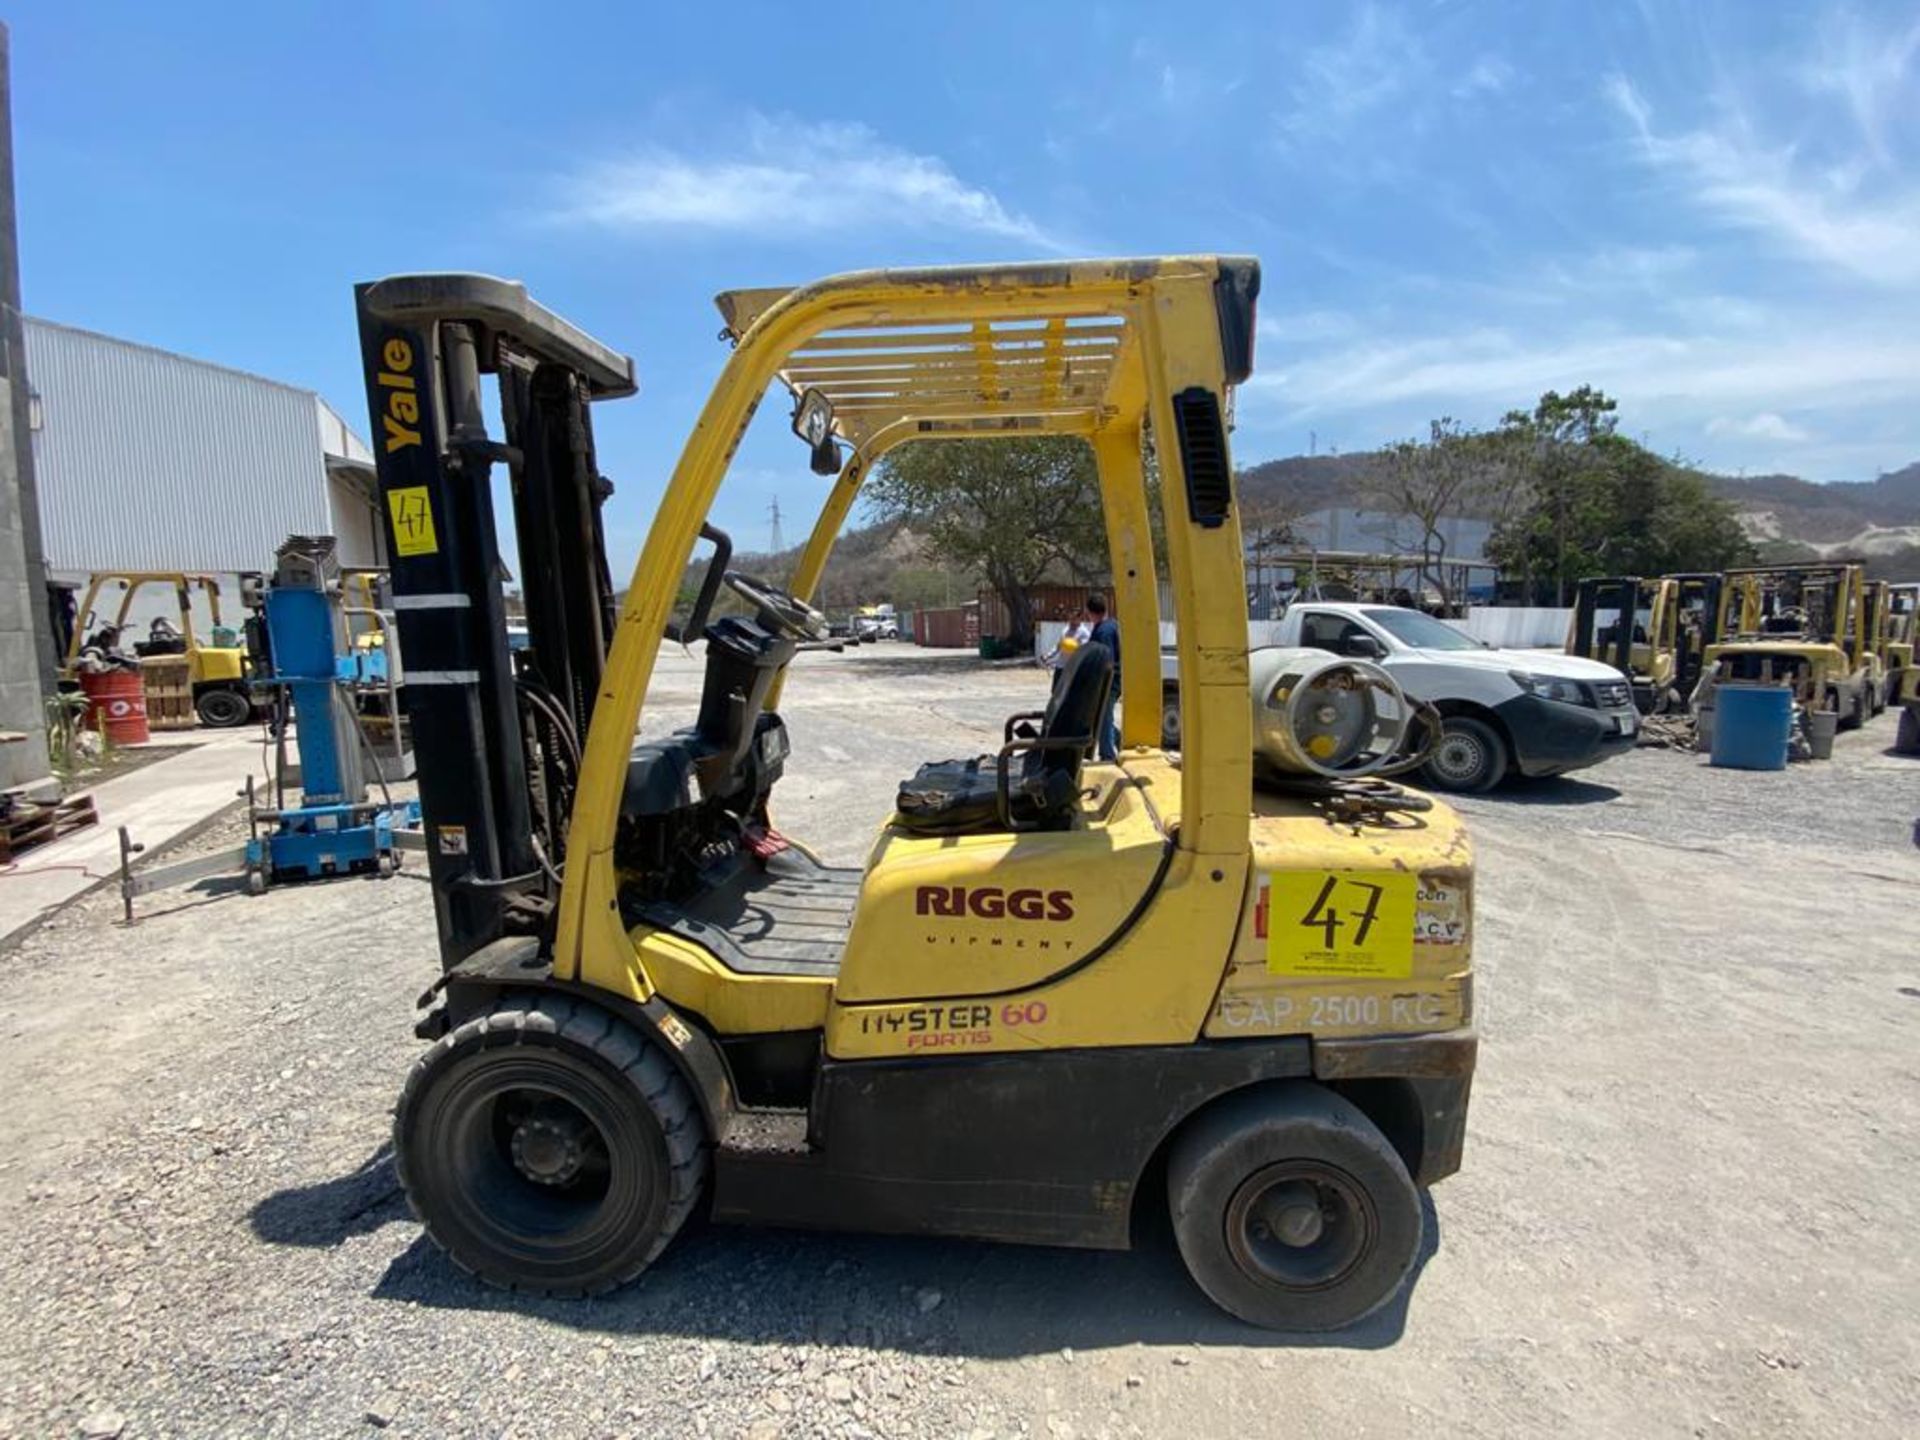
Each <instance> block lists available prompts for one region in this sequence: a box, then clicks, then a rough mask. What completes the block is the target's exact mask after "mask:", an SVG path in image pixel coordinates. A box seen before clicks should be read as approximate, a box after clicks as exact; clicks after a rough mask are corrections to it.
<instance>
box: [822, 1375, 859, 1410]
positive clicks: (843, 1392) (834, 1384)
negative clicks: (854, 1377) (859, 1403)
mask: <svg viewBox="0 0 1920 1440" xmlns="http://www.w3.org/2000/svg"><path fill="white" fill-rule="evenodd" d="M826 1393H827V1399H829V1400H831V1401H832V1402H833V1403H834V1404H836V1405H846V1404H848V1403H850V1402H851V1401H852V1399H853V1382H852V1381H851V1380H849V1379H847V1377H846V1376H844V1375H829V1376H827V1391H826Z"/></svg>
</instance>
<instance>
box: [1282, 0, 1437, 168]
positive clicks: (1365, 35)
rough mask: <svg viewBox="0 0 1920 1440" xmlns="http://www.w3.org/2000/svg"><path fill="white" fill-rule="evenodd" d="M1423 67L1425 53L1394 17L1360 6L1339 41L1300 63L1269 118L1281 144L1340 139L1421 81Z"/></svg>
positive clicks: (1316, 50)
mask: <svg viewBox="0 0 1920 1440" xmlns="http://www.w3.org/2000/svg"><path fill="white" fill-rule="evenodd" d="M1428 66H1429V62H1428V59H1427V53H1426V50H1425V48H1424V47H1423V46H1422V45H1421V44H1420V41H1419V39H1418V37H1416V36H1415V35H1414V34H1413V33H1412V32H1411V31H1409V30H1408V29H1407V27H1406V25H1405V23H1404V22H1403V21H1402V20H1401V19H1400V17H1399V16H1398V15H1397V14H1396V13H1394V12H1393V11H1391V10H1385V9H1382V8H1381V7H1380V6H1378V5H1372V4H1369V5H1363V6H1362V7H1361V8H1360V12H1359V14H1357V15H1356V16H1355V17H1354V20H1353V24H1352V26H1351V27H1350V28H1349V29H1348V31H1347V33H1346V34H1345V35H1344V36H1342V37H1341V39H1339V40H1338V41H1336V42H1335V43H1333V44H1331V45H1321V46H1317V47H1315V48H1313V49H1311V50H1308V51H1307V52H1306V54H1305V55H1304V56H1303V57H1302V58H1301V61H1300V73H1299V78H1298V79H1296V80H1295V81H1294V83H1293V84H1292V85H1291V86H1290V87H1289V89H1288V99H1289V101H1290V102H1291V104H1290V105H1289V107H1288V108H1287V109H1286V110H1285V111H1283V112H1281V113H1280V114H1278V115H1276V116H1275V117H1274V118H1275V121H1276V122H1277V123H1278V125H1279V127H1280V132H1281V138H1282V140H1283V141H1307V140H1313V139H1325V138H1331V137H1333V136H1337V135H1340V134H1342V133H1344V132H1345V131H1346V130H1347V129H1349V128H1350V127H1351V126H1352V125H1353V124H1354V123H1355V122H1356V121H1358V120H1359V119H1361V118H1362V117H1363V116H1365V115H1367V114H1368V113H1370V112H1372V111H1374V110H1377V109H1379V108H1380V107H1381V106H1383V105H1385V104H1386V103H1387V102H1388V101H1390V100H1392V99H1393V98H1394V97H1395V96H1397V95H1399V94H1400V93H1401V92H1402V91H1403V90H1405V89H1406V88H1407V87H1408V86H1409V84H1410V83H1411V82H1412V81H1414V80H1415V79H1416V78H1419V77H1422V76H1424V75H1425V73H1426V72H1427V69H1428Z"/></svg>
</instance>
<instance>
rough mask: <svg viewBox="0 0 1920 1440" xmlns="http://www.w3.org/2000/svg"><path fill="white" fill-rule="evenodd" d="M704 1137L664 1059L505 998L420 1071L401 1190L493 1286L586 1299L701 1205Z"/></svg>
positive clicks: (546, 1007)
mask: <svg viewBox="0 0 1920 1440" xmlns="http://www.w3.org/2000/svg"><path fill="white" fill-rule="evenodd" d="M705 1142H706V1127H705V1125H704V1124H703V1123H702V1121H701V1118H700V1112H699V1111H698V1109H696V1108H695V1106H694V1103H693V1096H692V1094H691V1092H689V1090H688V1089H687V1085H686V1082H685V1081H684V1080H682V1079H681V1078H680V1075H679V1072H677V1071H676V1070H675V1069H674V1067H673V1065H672V1063H671V1062H670V1061H669V1060H668V1059H667V1057H666V1056H665V1054H663V1053H662V1052H661V1051H660V1049H659V1048H658V1047H657V1046H655V1045H653V1044H651V1043H649V1042H648V1041H647V1040H645V1039H643V1038H642V1037H641V1036H640V1034H639V1033H638V1032H636V1031H635V1030H634V1029H633V1028H632V1027H631V1026H629V1025H627V1024H625V1023H624V1022H622V1021H620V1020H617V1019H615V1018H614V1017H613V1016H611V1015H609V1014H607V1013H606V1012H605V1011H604V1010H601V1009H599V1008H597V1007H595V1006H593V1005H589V1004H587V1003H585V1002H583V1001H577V1000H572V999H569V998H565V997H556V996H550V995H543V996H538V997H533V996H514V997H511V998H508V999H506V1000H503V1001H502V1002H501V1003H500V1005H499V1006H498V1007H497V1008H495V1009H494V1010H491V1011H489V1012H488V1013H487V1014H485V1015H482V1016H480V1017H479V1018H477V1019H474V1020H469V1021H468V1022H467V1023H466V1024H464V1025H462V1026H460V1027H459V1028H458V1029H456V1030H454V1031H453V1032H452V1033H450V1034H448V1035H446V1036H444V1037H442V1038H441V1040H440V1041H439V1042H438V1043H437V1044H436V1045H434V1047H433V1048H432V1049H431V1050H429V1051H428V1052H427V1053H426V1055H425V1056H423V1057H422V1058H421V1060H420V1062H419V1063H418V1064H416V1065H415V1066H414V1067H413V1073H412V1074H411V1075H410V1076H408V1078H407V1085H406V1089H405V1090H404V1091H403V1092H402V1094H401V1096H400V1105H399V1108H398V1110H397V1112H396V1113H395V1115H394V1123H393V1152H394V1163H395V1168H396V1169H397V1170H398V1172H399V1176H400V1184H401V1187H402V1188H403V1189H404V1190H405V1191H406V1194H407V1200H408V1202H409V1203H410V1204H411V1205H412V1206H413V1210H414V1213H415V1214H416V1215H418V1216H419V1217H420V1219H421V1221H422V1222H423V1223H424V1224H425V1226H426V1228H427V1234H428V1235H429V1236H431V1237H432V1239H433V1241H434V1243H435V1244H437V1245H439V1246H440V1247H441V1248H442V1249H443V1250H445V1251H446V1252H447V1254H448V1255H449V1256H451V1257H452V1259H453V1261H454V1263H455V1264H457V1265H459V1266H460V1267H461V1268H462V1269H464V1270H468V1271H470V1272H472V1273H473V1274H475V1275H477V1276H479V1277H480V1278H481V1279H482V1280H484V1281H486V1282H487V1283H488V1284H490V1285H497V1286H500V1287H502V1288H503V1289H509V1290H521V1291H527V1292H531V1293H534V1294H541V1295H569V1296H577V1295H591V1294H596V1293H598V1292H600V1291H603V1290H611V1289H613V1288H614V1287H615V1286H617V1285H623V1284H625V1283H626V1282H627V1281H629V1280H631V1279H633V1278H634V1277H635V1276H636V1275H638V1274H639V1273H640V1272H641V1271H642V1270H644V1269H646V1267H647V1266H648V1265H649V1264H650V1263H651V1262H652V1261H653V1259H654V1257H656V1256H657V1255H659V1253H660V1252H661V1251H662V1250H663V1249H665V1248H666V1244H667V1242H668V1241H669V1240H671V1239H672V1238H673V1236H674V1233H675V1232H676V1231H677V1230H679V1228H680V1226H681V1224H682V1222H683V1221H685V1220H686V1218H687V1216H688V1214H690V1213H691V1212H692V1210H693V1207H694V1205H695V1203H696V1202H697V1201H698V1199H699V1197H700V1192H701V1188H702V1186H703V1184H704V1182H705V1178H706V1165H707V1158H706V1143H705Z"/></svg>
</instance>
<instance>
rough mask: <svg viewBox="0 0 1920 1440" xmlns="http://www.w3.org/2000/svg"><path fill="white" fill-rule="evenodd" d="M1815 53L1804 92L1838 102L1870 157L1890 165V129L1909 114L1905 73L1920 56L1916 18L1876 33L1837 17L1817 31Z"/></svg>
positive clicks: (1908, 81) (1910, 103)
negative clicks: (1817, 46)
mask: <svg viewBox="0 0 1920 1440" xmlns="http://www.w3.org/2000/svg"><path fill="white" fill-rule="evenodd" d="M1819 49H1820V54H1819V56H1818V58H1817V59H1815V60H1814V61H1813V62H1812V63H1811V64H1809V65H1808V66H1807V67H1806V69H1805V70H1804V71H1803V72H1802V77H1801V78H1802V81H1803V83H1804V84H1805V86H1806V88H1807V89H1808V90H1810V91H1812V92H1813V93H1814V94H1816V95H1833V96H1838V97H1839V98H1840V99H1841V100H1843V101H1844V102H1845V104H1846V106H1847V110H1848V112H1849V113H1850V114H1851V115H1852V117H1853V123H1854V125H1855V126H1856V127H1857V128H1858V130H1859V132H1860V138H1861V140H1862V141H1863V142H1864V143H1865V144H1866V146H1867V148H1868V150H1869V151H1870V152H1871V154H1872V155H1873V157H1874V158H1875V159H1876V160H1877V161H1879V162H1881V163H1891V162H1892V161H1893V158H1894V157H1893V140H1892V135H1891V131H1892V130H1893V128H1894V127H1895V125H1896V124H1897V123H1898V122H1899V121H1900V120H1902V119H1906V120H1911V119H1912V116H1913V107H1914V91H1913V82H1912V80H1911V79H1910V78H1909V77H1908V75H1907V70H1908V68H1909V67H1910V66H1911V65H1912V64H1913V61H1914V58H1915V56H1916V54H1920V19H1914V20H1910V21H1909V22H1907V24H1906V26H1905V28H1904V29H1901V28H1898V27H1895V28H1893V29H1890V30H1887V31H1884V32H1882V31H1876V30H1875V29H1873V28H1872V27H1870V26H1868V25H1867V24H1865V23H1864V22H1862V20H1861V19H1860V17H1859V16H1857V15H1854V14H1851V13H1842V14H1839V15H1836V16H1833V17H1831V18H1830V19H1829V21H1828V23H1827V24H1826V25H1825V26H1824V27H1823V30H1822V33H1821V36H1820V42H1819Z"/></svg>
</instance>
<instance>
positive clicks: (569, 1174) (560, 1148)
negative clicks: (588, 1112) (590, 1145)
mask: <svg viewBox="0 0 1920 1440" xmlns="http://www.w3.org/2000/svg"><path fill="white" fill-rule="evenodd" d="M586 1139H587V1129H586V1123H585V1121H584V1120H582V1119H580V1118H579V1117H578V1116H565V1115H561V1116H555V1115H536V1116H533V1117H531V1118H529V1119H526V1120H523V1121H521V1122H520V1124H518V1125H516V1126H515V1127H514V1130H513V1140H512V1142H511V1148H512V1151H513V1166H514V1169H516V1170H518V1171H519V1172H520V1173H521V1174H522V1175H524V1176H526V1177H527V1179H529V1180H531V1181H533V1182H534V1183H535V1184H536V1185H565V1184H568V1183H570V1182H571V1181H572V1180H573V1179H574V1178H575V1177H576V1176H578V1175H579V1173H580V1167H581V1166H582V1165H583V1164H585V1163H586V1158H587V1152H586Z"/></svg>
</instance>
